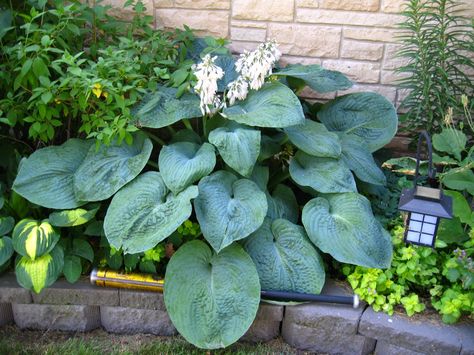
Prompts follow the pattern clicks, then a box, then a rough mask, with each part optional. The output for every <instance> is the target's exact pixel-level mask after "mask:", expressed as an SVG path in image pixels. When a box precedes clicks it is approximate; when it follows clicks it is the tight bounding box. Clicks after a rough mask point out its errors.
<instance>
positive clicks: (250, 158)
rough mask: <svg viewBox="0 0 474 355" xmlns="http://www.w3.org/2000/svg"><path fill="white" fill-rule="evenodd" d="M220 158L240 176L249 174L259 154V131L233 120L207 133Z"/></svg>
mask: <svg viewBox="0 0 474 355" xmlns="http://www.w3.org/2000/svg"><path fill="white" fill-rule="evenodd" d="M209 142H210V143H212V144H213V145H214V146H215V147H216V148H217V150H218V151H219V153H220V155H221V157H222V159H224V161H225V163H226V164H227V165H228V166H230V167H231V168H232V169H234V170H235V171H237V172H238V173H239V174H240V175H242V176H246V177H248V176H250V174H251V173H252V170H253V166H254V165H255V163H256V162H257V158H258V155H259V154H260V131H259V130H256V129H252V128H250V127H248V126H244V125H241V124H238V123H235V122H231V123H229V124H227V125H225V126H224V127H219V128H216V129H215V130H213V131H212V132H211V133H210V134H209Z"/></svg>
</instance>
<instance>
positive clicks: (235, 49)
mask: <svg viewBox="0 0 474 355" xmlns="http://www.w3.org/2000/svg"><path fill="white" fill-rule="evenodd" d="M258 45H259V43H258V42H245V41H232V42H231V43H230V45H229V49H230V51H231V52H232V53H243V52H244V51H253V50H255V49H256V48H257V47H258Z"/></svg>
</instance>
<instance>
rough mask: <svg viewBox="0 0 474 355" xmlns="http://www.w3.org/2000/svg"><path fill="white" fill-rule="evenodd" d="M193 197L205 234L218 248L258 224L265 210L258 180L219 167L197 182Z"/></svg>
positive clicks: (212, 244)
mask: <svg viewBox="0 0 474 355" xmlns="http://www.w3.org/2000/svg"><path fill="white" fill-rule="evenodd" d="M198 186H199V196H198V198H196V200H194V208H195V211H196V217H197V219H198V221H199V224H200V226H201V231H202V234H203V235H204V238H206V240H207V241H208V242H209V243H210V244H211V246H212V247H213V248H214V250H215V251H217V252H219V251H220V250H222V249H223V248H225V247H226V246H228V245H230V244H232V242H234V241H236V240H239V239H243V238H245V237H247V236H248V235H249V234H250V233H252V232H254V231H255V230H257V229H258V227H260V225H261V224H262V222H263V219H264V218H265V215H266V213H267V207H268V206H267V198H266V196H265V193H264V192H262V191H261V190H260V189H259V187H258V186H257V184H255V183H254V182H253V181H251V180H248V179H240V180H239V179H237V177H236V176H235V175H234V174H232V173H229V172H227V171H218V172H215V173H214V174H212V175H210V176H206V177H205V178H203V179H202V180H201V181H200V182H199V185H198Z"/></svg>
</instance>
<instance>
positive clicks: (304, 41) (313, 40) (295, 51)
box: [267, 23, 341, 58]
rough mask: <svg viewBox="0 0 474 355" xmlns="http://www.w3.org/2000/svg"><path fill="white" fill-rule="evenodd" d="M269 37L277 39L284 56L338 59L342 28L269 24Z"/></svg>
mask: <svg viewBox="0 0 474 355" xmlns="http://www.w3.org/2000/svg"><path fill="white" fill-rule="evenodd" d="M267 37H268V38H272V39H276V41H277V42H278V43H279V45H280V50H281V51H282V53H283V54H290V55H297V56H308V57H329V58H337V57H338V56H339V44H340V41H341V28H340V27H331V26H315V25H300V24H284V23H269V25H268V36H267Z"/></svg>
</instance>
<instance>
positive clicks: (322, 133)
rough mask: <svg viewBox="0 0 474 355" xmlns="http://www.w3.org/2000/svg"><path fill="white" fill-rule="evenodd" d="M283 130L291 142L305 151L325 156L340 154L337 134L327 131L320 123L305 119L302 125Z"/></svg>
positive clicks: (337, 155)
mask: <svg viewBox="0 0 474 355" xmlns="http://www.w3.org/2000/svg"><path fill="white" fill-rule="evenodd" d="M285 132H286V134H287V135H288V138H289V139H290V141H291V143H293V144H294V145H296V146H297V147H298V148H299V149H301V150H302V151H303V152H305V153H308V154H310V155H314V156H315V157H327V158H337V157H339V156H340V155H341V145H340V144H339V138H338V136H337V134H335V133H332V132H329V131H328V130H327V128H326V127H325V126H324V125H323V124H321V123H318V122H314V121H311V120H305V123H304V124H302V125H297V126H291V127H287V128H285Z"/></svg>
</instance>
